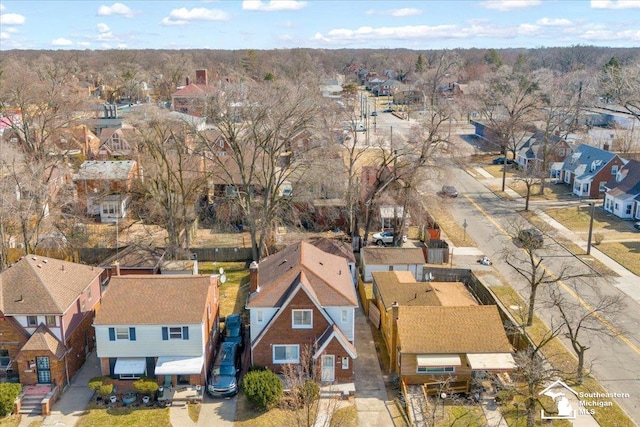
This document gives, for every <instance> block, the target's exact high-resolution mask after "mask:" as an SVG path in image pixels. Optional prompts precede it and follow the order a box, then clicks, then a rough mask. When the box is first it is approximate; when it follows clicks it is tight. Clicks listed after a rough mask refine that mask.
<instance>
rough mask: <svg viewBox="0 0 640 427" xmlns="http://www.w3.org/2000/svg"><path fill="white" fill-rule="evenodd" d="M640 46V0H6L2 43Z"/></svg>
mask: <svg viewBox="0 0 640 427" xmlns="http://www.w3.org/2000/svg"><path fill="white" fill-rule="evenodd" d="M572 45H593V46H608V47H640V0H591V1H589V0H449V1H436V0H421V1H418V0H414V1H401V0H398V1H381V0H380V1H378V0H368V1H365V0H358V1H338V0H308V1H297V0H280V1H276V0H272V1H267V0H252V1H232V0H218V1H215V0H201V1H169V0H166V1H165V0H159V1H158V0H156V1H152V0H146V1H129V0H122V1H118V2H105V1H91V0H89V1H87V0H84V1H81V0H76V1H50V0H40V1H30V0H0V50H10V49H81V50H84V49H94V50H95V49H228V50H239V49H287V48H323V49H341V48H355V49H361V48H371V49H381V48H390V49H394V48H408V49H416V50H427V49H454V48H495V49H499V48H509V47H523V48H537V47H552V46H572Z"/></svg>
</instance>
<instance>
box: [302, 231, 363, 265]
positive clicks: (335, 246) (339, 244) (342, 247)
mask: <svg viewBox="0 0 640 427" xmlns="http://www.w3.org/2000/svg"><path fill="white" fill-rule="evenodd" d="M310 243H311V244H312V245H313V246H315V247H316V248H319V249H322V250H323V251H324V252H327V253H330V254H333V255H338V256H341V257H342V258H344V259H346V260H347V262H351V263H355V262H356V257H355V255H353V250H352V249H351V246H350V245H349V244H348V243H346V242H343V241H341V240H336V239H327V238H324V237H321V238H319V239H316V240H313V241H312V242H310Z"/></svg>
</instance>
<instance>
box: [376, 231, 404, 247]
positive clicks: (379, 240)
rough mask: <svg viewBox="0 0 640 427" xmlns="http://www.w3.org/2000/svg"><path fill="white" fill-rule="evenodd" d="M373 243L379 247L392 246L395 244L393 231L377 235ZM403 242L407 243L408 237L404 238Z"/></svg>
mask: <svg viewBox="0 0 640 427" xmlns="http://www.w3.org/2000/svg"><path fill="white" fill-rule="evenodd" d="M371 238H372V240H373V243H375V244H376V245H378V246H384V245H392V244H393V231H383V232H381V233H376V234H374V235H373V236H372V237H371ZM402 241H403V242H406V241H407V236H402Z"/></svg>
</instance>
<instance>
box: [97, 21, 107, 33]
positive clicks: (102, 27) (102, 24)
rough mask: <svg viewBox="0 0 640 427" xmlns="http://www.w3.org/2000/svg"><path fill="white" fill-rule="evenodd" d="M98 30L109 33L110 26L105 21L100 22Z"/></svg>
mask: <svg viewBox="0 0 640 427" xmlns="http://www.w3.org/2000/svg"><path fill="white" fill-rule="evenodd" d="M97 27H98V32H99V33H107V32H109V26H108V25H107V24H105V23H103V22H100V23H98V25H97Z"/></svg>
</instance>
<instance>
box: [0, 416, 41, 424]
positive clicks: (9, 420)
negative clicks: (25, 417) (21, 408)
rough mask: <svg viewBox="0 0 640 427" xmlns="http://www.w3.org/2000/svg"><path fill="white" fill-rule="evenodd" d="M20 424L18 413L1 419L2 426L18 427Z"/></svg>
mask: <svg viewBox="0 0 640 427" xmlns="http://www.w3.org/2000/svg"><path fill="white" fill-rule="evenodd" d="M18 424H20V417H19V416H17V415H9V416H6V417H4V418H2V419H0V427H17V425H18ZM40 424H42V423H40ZM29 427H31V426H29ZM33 427H36V426H33Z"/></svg>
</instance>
